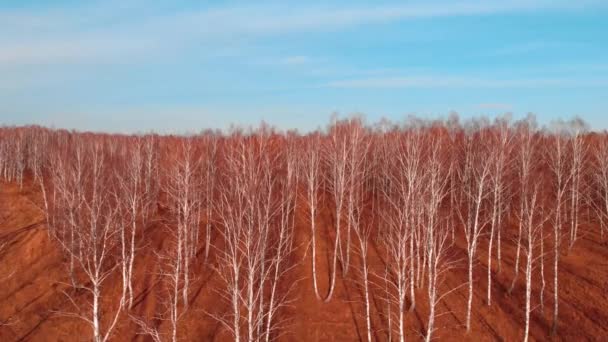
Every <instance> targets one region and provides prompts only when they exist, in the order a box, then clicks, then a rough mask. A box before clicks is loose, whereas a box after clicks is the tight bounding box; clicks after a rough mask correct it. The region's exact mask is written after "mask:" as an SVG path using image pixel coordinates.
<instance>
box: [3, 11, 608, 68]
mask: <svg viewBox="0 0 608 342" xmlns="http://www.w3.org/2000/svg"><path fill="white" fill-rule="evenodd" d="M128 3H129V2H127V5H124V4H123V5H120V3H119V2H116V1H112V2H110V5H103V4H99V3H97V4H95V5H89V6H84V5H81V6H80V7H75V8H51V9H49V8H45V9H38V10H11V11H3V12H2V11H1V10H0V22H2V33H0V66H2V65H9V66H14V65H19V64H30V63H74V62H85V63H87V62H104V61H116V60H121V59H122V60H133V59H131V58H125V57H130V56H132V55H133V54H136V55H138V56H149V55H150V54H151V53H164V52H166V51H167V50H171V49H182V48H188V47H191V46H196V45H197V44H201V43H207V44H212V46H217V45H218V44H220V45H221V44H224V43H226V42H227V41H234V40H235V38H236V39H251V38H252V37H256V36H260V35H262V36H263V35H284V34H287V33H302V32H313V31H314V32H319V31H326V30H339V29H344V28H349V27H353V26H361V25H371V24H378V23H383V22H391V21H392V22H394V21H403V20H413V19H424V18H439V17H454V16H474V15H492V14H499V13H512V12H527V11H535V10H564V9H573V8H579V7H584V6H586V5H589V6H591V5H597V4H601V2H600V1H590V0H585V1H578V2H576V3H574V2H571V1H563V0H553V1H548V0H540V1H523V0H514V1H459V2H454V1H449V2H448V1H440V2H437V1H433V2H414V3H407V4H403V3H399V4H384V5H379V6H378V5H376V6H367V5H352V6H350V7H343V6H342V7H337V6H321V5H312V6H298V7H295V8H294V7H293V6H288V5H278V4H274V5H256V6H254V5H251V6H236V7H235V6H232V7H215V8H203V9H201V8H199V9H190V10H188V11H185V10H182V11H175V10H170V9H168V8H166V7H165V8H162V7H158V5H156V6H157V7H154V5H150V4H149V3H147V2H146V3H139V4H138V3H137V2H135V3H134V4H132V5H128ZM169 8H170V7H169ZM14 37H19V39H18V40H16V39H14ZM213 44H215V45H213Z"/></svg>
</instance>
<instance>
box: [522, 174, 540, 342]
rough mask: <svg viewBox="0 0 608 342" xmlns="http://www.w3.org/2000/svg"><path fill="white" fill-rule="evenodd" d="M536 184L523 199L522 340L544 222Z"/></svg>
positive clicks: (527, 327) (529, 308)
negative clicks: (523, 285) (523, 306)
mask: <svg viewBox="0 0 608 342" xmlns="http://www.w3.org/2000/svg"><path fill="white" fill-rule="evenodd" d="M538 187H539V186H538V184H536V185H535V186H534V187H533V189H531V191H530V192H528V196H527V197H526V198H525V199H524V210H523V215H524V216H523V217H522V218H521V220H522V221H523V230H524V232H525V234H526V235H525V240H526V242H527V244H526V246H525V247H524V251H525V254H526V308H525V328H524V341H528V338H529V332H530V313H531V312H532V306H531V305H532V304H531V303H532V270H533V263H534V261H535V254H534V249H535V248H536V244H537V243H538V242H539V239H541V236H540V231H541V230H542V229H543V225H544V223H545V222H546V219H545V218H544V215H543V213H542V204H541V203H540V200H539V199H538Z"/></svg>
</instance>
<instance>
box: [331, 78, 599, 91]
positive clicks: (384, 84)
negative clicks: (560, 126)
mask: <svg viewBox="0 0 608 342" xmlns="http://www.w3.org/2000/svg"><path fill="white" fill-rule="evenodd" d="M607 85H608V79H588V80H581V79H568V78H518V79H491V78H477V77H453V76H415V77H380V78H363V79H349V80H338V81H331V82H329V83H327V84H325V87H329V88H351V89H352V88H536V87H588V86H593V87H594V86H607Z"/></svg>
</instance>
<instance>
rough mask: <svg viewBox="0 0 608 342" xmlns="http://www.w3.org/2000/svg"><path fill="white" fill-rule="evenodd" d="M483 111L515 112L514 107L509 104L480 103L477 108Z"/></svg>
mask: <svg viewBox="0 0 608 342" xmlns="http://www.w3.org/2000/svg"><path fill="white" fill-rule="evenodd" d="M475 107H476V108H478V109H481V110H497V111H510V110H513V106H512V105H510V104H508V103H480V104H478V105H476V106H475Z"/></svg>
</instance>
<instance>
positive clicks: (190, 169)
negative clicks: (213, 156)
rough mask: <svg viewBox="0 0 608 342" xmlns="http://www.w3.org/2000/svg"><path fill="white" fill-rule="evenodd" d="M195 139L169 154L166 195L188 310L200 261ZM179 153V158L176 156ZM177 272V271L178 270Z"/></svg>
mask: <svg viewBox="0 0 608 342" xmlns="http://www.w3.org/2000/svg"><path fill="white" fill-rule="evenodd" d="M195 149H196V146H194V144H193V141H192V140H191V138H185V139H184V140H182V141H181V143H180V144H179V149H178V151H177V153H175V152H173V151H169V152H168V153H170V154H171V156H169V157H168V160H169V161H170V163H171V165H170V169H169V170H167V171H166V172H165V174H166V181H165V184H164V192H165V193H166V194H167V196H168V200H169V203H170V209H171V214H172V218H173V220H172V221H173V222H174V224H175V226H176V229H177V239H178V242H177V245H178V248H179V249H180V250H179V251H178V253H177V255H176V257H177V258H179V262H181V263H182V265H181V267H180V268H179V270H180V272H181V275H180V276H181V277H183V284H182V285H181V290H182V296H183V303H184V306H186V307H187V306H188V298H189V291H190V277H191V270H190V265H191V263H192V261H193V260H194V258H195V257H196V251H197V246H198V231H199V221H198V219H199V217H198V215H197V213H198V212H199V207H200V194H199V192H200V174H199V170H200V157H199V155H198V153H197V151H195ZM174 153H175V154H174ZM174 269H175V268H174Z"/></svg>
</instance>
